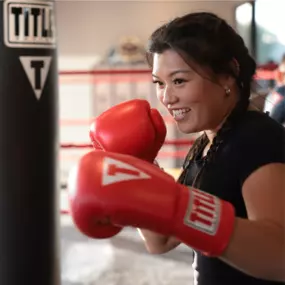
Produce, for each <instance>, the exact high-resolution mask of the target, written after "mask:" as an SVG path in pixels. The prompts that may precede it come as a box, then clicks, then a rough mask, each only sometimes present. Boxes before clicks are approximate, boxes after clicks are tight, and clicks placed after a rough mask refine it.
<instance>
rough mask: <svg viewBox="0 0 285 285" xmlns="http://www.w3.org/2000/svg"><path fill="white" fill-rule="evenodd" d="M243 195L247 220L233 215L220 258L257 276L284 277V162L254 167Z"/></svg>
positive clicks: (244, 187) (267, 277)
mask: <svg viewBox="0 0 285 285" xmlns="http://www.w3.org/2000/svg"><path fill="white" fill-rule="evenodd" d="M243 196H244V200H245V204H246V208H247V212H248V220H245V219H240V218H237V219H236V225H235V230H234V233H233V236H232V239H231V242H230V243H229V245H228V247H227V249H226V250H225V252H224V254H223V255H222V256H221V257H220V258H221V259H222V260H223V261H225V262H226V263H228V264H230V265H232V266H233V267H235V268H237V269H239V270H241V271H243V272H245V273H247V274H249V275H252V276H254V277H256V278H261V279H268V280H275V281H285V210H284V209H285V165H284V164H277V163H276V164H271V165H267V166H264V167H261V168H260V169H258V170H257V171H255V172H254V173H253V174H251V175H250V176H249V177H248V178H247V180H246V181H245V183H244V186H243Z"/></svg>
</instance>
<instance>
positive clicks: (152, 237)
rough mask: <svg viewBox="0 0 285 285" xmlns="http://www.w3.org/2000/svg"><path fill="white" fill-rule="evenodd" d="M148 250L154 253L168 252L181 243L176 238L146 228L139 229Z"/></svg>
mask: <svg viewBox="0 0 285 285" xmlns="http://www.w3.org/2000/svg"><path fill="white" fill-rule="evenodd" d="M138 231H139V234H140V236H141V237H142V239H143V241H144V243H145V246H146V248H147V250H148V251H149V252H150V253H152V254H162V253H166V252H168V251H170V250H172V249H173V248H175V247H176V246H178V245H179V243H180V242H179V241H178V240H176V239H175V238H172V237H168V236H164V235H161V234H158V233H154V232H152V231H149V230H145V229H138Z"/></svg>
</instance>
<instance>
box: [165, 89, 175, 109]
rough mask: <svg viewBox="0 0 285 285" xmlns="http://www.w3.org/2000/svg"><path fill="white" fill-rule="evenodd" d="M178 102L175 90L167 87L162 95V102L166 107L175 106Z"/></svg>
mask: <svg viewBox="0 0 285 285" xmlns="http://www.w3.org/2000/svg"><path fill="white" fill-rule="evenodd" d="M176 101H177V97H176V96H175V94H174V92H173V90H172V89H171V88H169V87H166V88H165V89H164V91H163V94H162V102H163V104H164V105H165V106H167V105H169V104H173V103H175V102H176Z"/></svg>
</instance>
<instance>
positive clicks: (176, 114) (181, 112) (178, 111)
mask: <svg viewBox="0 0 285 285" xmlns="http://www.w3.org/2000/svg"><path fill="white" fill-rule="evenodd" d="M189 111H190V109H189V108H187V109H179V110H173V111H172V112H173V116H174V117H176V116H179V115H182V114H185V113H187V112H189Z"/></svg>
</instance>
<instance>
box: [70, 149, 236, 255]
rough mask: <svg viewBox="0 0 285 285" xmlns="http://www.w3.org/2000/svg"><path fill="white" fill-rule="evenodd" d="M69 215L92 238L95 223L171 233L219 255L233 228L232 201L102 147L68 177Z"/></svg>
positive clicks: (189, 243) (145, 163)
mask: <svg viewBox="0 0 285 285" xmlns="http://www.w3.org/2000/svg"><path fill="white" fill-rule="evenodd" d="M69 189H70V193H69V197H70V205H71V215H72V218H73V221H74V223H75V225H76V226H77V227H78V229H79V230H80V231H81V232H82V233H84V234H85V235H87V236H89V237H92V238H94V237H95V238H96V237H97V223H99V224H100V223H101V221H104V222H106V220H107V221H109V222H110V224H112V225H119V226H121V227H124V226H132V227H139V228H145V229H148V230H151V231H155V232H157V233H160V234H164V235H168V236H176V237H177V238H178V239H180V240H181V241H182V242H184V243H185V244H187V245H189V246H190V247H193V248H195V249H197V250H200V251H202V252H203V253H205V254H207V255H211V256H218V255H220V254H221V253H222V252H223V251H224V250H225V248H226V246H227V245H228V243H229V240H230V237H231V235H232V232H233V228H234V221H235V213H234V208H233V206H232V205H231V204H230V203H228V202H226V201H223V200H221V199H219V198H217V197H215V196H213V195H210V194H208V193H205V192H203V191H200V190H197V189H193V188H190V187H186V186H184V185H181V184H179V183H176V182H175V180H174V178H173V177H172V176H170V175H168V174H166V173H165V172H163V171H161V170H160V169H159V168H158V167H156V166H154V165H151V164H149V163H148V162H145V161H143V160H140V159H138V158H135V157H132V156H129V155H122V154H117V153H108V152H104V151H92V152H90V153H88V154H86V155H84V156H83V157H82V158H81V160H80V161H79V163H78V165H77V166H76V167H75V168H74V169H73V170H72V172H71V175H70V179H69Z"/></svg>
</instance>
